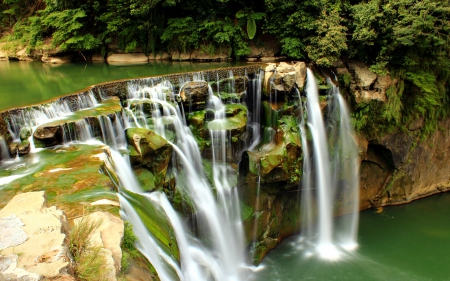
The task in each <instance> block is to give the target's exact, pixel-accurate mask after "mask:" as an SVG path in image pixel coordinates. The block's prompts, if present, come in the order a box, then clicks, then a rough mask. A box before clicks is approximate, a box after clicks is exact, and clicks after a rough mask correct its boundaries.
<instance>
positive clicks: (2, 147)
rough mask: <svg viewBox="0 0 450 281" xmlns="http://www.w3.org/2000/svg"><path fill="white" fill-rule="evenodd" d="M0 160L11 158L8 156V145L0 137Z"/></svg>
mask: <svg viewBox="0 0 450 281" xmlns="http://www.w3.org/2000/svg"><path fill="white" fill-rule="evenodd" d="M0 152H1V154H0V156H1V158H0V160H6V159H9V158H11V155H9V148H8V144H7V143H6V140H5V139H4V138H3V137H0Z"/></svg>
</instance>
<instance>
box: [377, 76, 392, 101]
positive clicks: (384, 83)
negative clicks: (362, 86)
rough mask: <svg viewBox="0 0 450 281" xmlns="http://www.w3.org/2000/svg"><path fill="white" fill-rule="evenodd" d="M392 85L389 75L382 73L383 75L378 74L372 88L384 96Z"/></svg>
mask: <svg viewBox="0 0 450 281" xmlns="http://www.w3.org/2000/svg"><path fill="white" fill-rule="evenodd" d="M391 85H392V79H391V76H390V75H389V74H388V75H384V76H378V77H377V80H376V81H375V85H374V88H375V89H376V90H377V91H378V92H379V93H380V95H382V96H386V90H387V89H388V88H389V87H390V86H391Z"/></svg>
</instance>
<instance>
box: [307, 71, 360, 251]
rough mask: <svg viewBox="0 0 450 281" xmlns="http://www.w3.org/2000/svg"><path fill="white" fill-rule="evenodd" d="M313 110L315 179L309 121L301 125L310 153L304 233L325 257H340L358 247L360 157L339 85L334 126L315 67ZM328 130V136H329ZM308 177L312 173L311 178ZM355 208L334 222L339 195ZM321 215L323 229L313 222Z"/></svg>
mask: <svg viewBox="0 0 450 281" xmlns="http://www.w3.org/2000/svg"><path fill="white" fill-rule="evenodd" d="M305 91H306V93H307V102H308V106H307V110H308V114H307V116H308V127H309V130H310V132H311V135H312V139H313V142H312V151H313V157H312V160H313V161H312V162H313V166H314V169H313V171H312V174H313V175H314V180H313V178H310V177H309V174H310V173H309V169H310V166H309V154H308V153H309V151H308V144H307V143H306V141H305V139H306V134H305V132H304V131H305V126H304V121H302V122H301V124H300V131H301V135H302V146H303V153H304V157H305V158H304V170H303V175H304V177H303V184H302V189H303V192H302V207H301V208H302V213H303V214H302V218H303V221H304V224H305V226H306V235H304V236H305V237H306V239H307V242H308V243H309V244H312V245H313V248H314V249H313V251H315V252H316V253H317V254H318V255H319V257H321V258H323V259H329V260H335V259H338V258H339V257H340V256H341V254H342V251H341V249H345V250H353V249H355V248H356V247H357V243H356V233H357V221H358V207H359V206H358V203H359V193H358V189H359V183H358V171H357V167H358V156H357V148H356V143H355V141H354V140H353V138H352V135H353V131H352V128H351V126H350V121H349V115H348V112H347V109H346V107H345V103H344V101H343V99H342V96H341V95H340V94H339V89H338V88H337V87H335V86H334V85H333V86H332V91H331V92H332V95H331V101H332V102H331V104H330V105H329V116H328V120H327V121H328V124H329V125H328V127H327V128H326V126H325V122H324V120H323V117H322V112H321V110H320V106H319V98H318V89H317V82H316V81H315V77H314V74H313V73H312V71H311V70H310V69H308V70H307V84H306V90H305ZM326 132H328V134H326ZM305 176H306V177H305ZM312 189H315V191H316V192H315V198H316V201H317V209H315V208H314V207H313V206H312V203H311V202H312V197H313V196H312V192H311V190H312ZM338 194H339V195H340V198H339V200H345V202H343V203H344V204H345V205H348V206H351V208H350V210H349V211H347V212H348V213H350V215H349V216H348V218H347V217H345V218H343V219H342V220H341V222H340V223H339V225H336V223H335V222H334V219H333V216H334V211H335V210H333V207H334V203H335V200H337V198H336V196H337V195H338ZM316 213H317V215H316V216H317V229H313V228H312V224H311V221H312V220H313V217H314V215H315V214H316ZM315 235H317V237H314V236H315Z"/></svg>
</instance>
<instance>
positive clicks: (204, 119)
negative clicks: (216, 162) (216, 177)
mask: <svg viewBox="0 0 450 281" xmlns="http://www.w3.org/2000/svg"><path fill="white" fill-rule="evenodd" d="M225 106H226V109H225V118H224V119H222V120H214V112H213V111H212V110H210V109H206V110H201V111H196V112H192V113H190V114H188V117H187V120H188V123H189V127H190V129H191V131H192V133H193V134H194V136H195V138H196V139H197V143H198V145H199V148H200V151H202V153H203V155H204V156H205V157H207V158H212V152H211V133H210V132H213V131H221V130H225V131H227V132H226V133H225V135H226V138H227V139H226V142H227V143H231V149H229V150H227V161H228V162H234V163H237V162H238V161H239V159H238V158H239V157H238V155H237V153H238V152H239V151H240V150H241V149H242V148H243V146H244V145H245V141H246V140H245V134H246V131H247V108H246V107H245V106H244V105H242V104H227V105H225Z"/></svg>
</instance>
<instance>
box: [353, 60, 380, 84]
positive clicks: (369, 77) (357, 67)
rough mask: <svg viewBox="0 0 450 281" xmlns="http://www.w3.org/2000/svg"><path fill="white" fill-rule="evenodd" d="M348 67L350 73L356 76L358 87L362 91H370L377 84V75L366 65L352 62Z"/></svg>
mask: <svg viewBox="0 0 450 281" xmlns="http://www.w3.org/2000/svg"><path fill="white" fill-rule="evenodd" d="M348 67H349V68H350V71H352V72H354V74H355V79H356V85H357V86H359V87H361V88H362V89H366V90H368V89H369V87H370V86H371V85H372V84H373V83H374V82H375V79H377V75H376V74H375V73H373V72H372V71H370V69H369V68H368V67H367V66H366V65H365V64H364V63H361V62H351V63H349V64H348Z"/></svg>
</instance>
